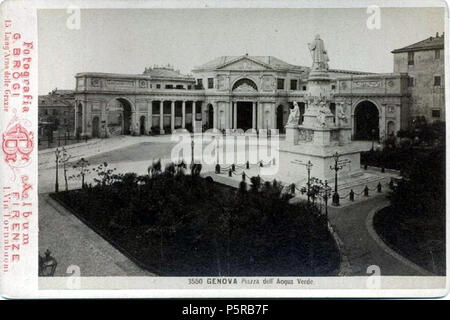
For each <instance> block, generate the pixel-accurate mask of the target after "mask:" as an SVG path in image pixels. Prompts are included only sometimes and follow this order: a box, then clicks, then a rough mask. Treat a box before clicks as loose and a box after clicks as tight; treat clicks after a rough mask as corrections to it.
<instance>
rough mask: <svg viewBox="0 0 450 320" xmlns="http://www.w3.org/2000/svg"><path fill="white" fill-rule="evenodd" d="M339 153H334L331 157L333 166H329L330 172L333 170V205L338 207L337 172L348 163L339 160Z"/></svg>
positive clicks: (347, 161)
mask: <svg viewBox="0 0 450 320" xmlns="http://www.w3.org/2000/svg"><path fill="white" fill-rule="evenodd" d="M339 157H340V155H339V153H338V152H336V153H335V154H334V155H333V159H334V165H332V166H330V169H331V170H334V193H333V205H334V206H339V194H338V192H337V191H338V171H339V170H341V169H342V168H343V167H344V165H345V164H347V163H349V162H350V160H342V161H341V160H339Z"/></svg>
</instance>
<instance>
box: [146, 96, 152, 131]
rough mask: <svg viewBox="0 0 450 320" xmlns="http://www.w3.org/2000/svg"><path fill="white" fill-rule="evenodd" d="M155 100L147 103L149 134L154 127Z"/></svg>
mask: <svg viewBox="0 0 450 320" xmlns="http://www.w3.org/2000/svg"><path fill="white" fill-rule="evenodd" d="M152 113H153V102H152V100H150V101H149V102H148V103H147V134H149V132H150V130H151V128H152V123H153V114H152Z"/></svg>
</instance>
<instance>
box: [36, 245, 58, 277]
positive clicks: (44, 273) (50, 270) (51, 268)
mask: <svg viewBox="0 0 450 320" xmlns="http://www.w3.org/2000/svg"><path fill="white" fill-rule="evenodd" d="M57 265H58V263H57V262H56V259H55V258H53V257H52V255H51V252H50V251H49V250H48V249H47V250H46V251H45V253H44V257H41V255H39V276H40V277H51V276H53V275H54V274H55V271H56V266H57Z"/></svg>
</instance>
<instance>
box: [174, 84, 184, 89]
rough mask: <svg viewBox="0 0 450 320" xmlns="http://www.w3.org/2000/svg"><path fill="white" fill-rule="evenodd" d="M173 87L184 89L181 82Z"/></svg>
mask: <svg viewBox="0 0 450 320" xmlns="http://www.w3.org/2000/svg"><path fill="white" fill-rule="evenodd" d="M175 88H177V89H184V86H183V85H182V84H177V85H176V87H175Z"/></svg>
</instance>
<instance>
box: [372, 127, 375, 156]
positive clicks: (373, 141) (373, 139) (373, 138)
mask: <svg viewBox="0 0 450 320" xmlns="http://www.w3.org/2000/svg"><path fill="white" fill-rule="evenodd" d="M374 144H375V129H372V151H373V150H374Z"/></svg>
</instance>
